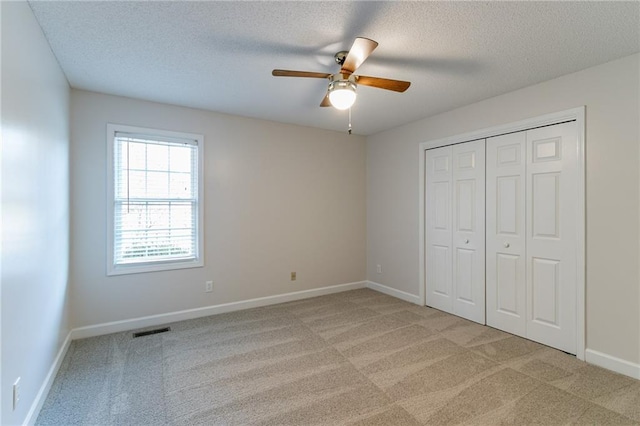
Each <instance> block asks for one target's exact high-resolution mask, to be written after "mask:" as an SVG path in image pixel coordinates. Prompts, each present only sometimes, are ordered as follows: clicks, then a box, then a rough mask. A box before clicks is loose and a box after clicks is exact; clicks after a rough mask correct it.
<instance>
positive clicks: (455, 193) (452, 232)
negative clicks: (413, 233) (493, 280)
mask: <svg viewBox="0 0 640 426" xmlns="http://www.w3.org/2000/svg"><path fill="white" fill-rule="evenodd" d="M484 169H485V146H484V140H480V141H474V142H467V143H463V144H459V145H454V146H447V147H442V148H436V149H432V150H428V151H427V153H426V171H427V173H426V176H427V177H426V180H427V181H426V185H425V189H426V192H427V193H426V197H425V200H426V212H427V220H426V224H427V229H426V241H427V249H426V262H425V264H426V269H427V271H426V276H427V305H429V306H432V307H434V308H437V309H441V310H443V311H445V312H450V313H453V314H456V315H459V316H461V317H464V318H467V319H469V320H472V321H476V322H479V323H481V324H484V322H485V284H484V268H485V256H484V252H485V243H484V234H485V231H484V222H485V218H484V204H485V193H484V192H485V182H484V180H485V175H484V174H485V171H484Z"/></svg>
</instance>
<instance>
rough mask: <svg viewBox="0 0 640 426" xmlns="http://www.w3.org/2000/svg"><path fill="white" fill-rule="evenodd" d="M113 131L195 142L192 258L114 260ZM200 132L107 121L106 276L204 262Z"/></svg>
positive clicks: (195, 264) (150, 137)
mask: <svg viewBox="0 0 640 426" xmlns="http://www.w3.org/2000/svg"><path fill="white" fill-rule="evenodd" d="M117 133H131V134H135V135H138V136H141V137H145V138H149V139H151V140H153V138H158V139H159V140H167V139H171V140H189V141H191V142H193V141H195V144H196V145H197V149H196V152H197V155H198V159H197V162H196V164H197V166H198V172H197V176H196V178H197V184H198V190H197V201H196V214H197V219H196V221H195V225H196V227H197V229H196V233H195V235H196V244H195V246H196V257H195V258H194V259H188V260H184V259H183V260H180V259H175V260H173V259H170V260H157V261H152V262H132V263H127V264H119V265H116V264H115V263H114V260H115V259H114V245H115V202H116V200H115V176H116V173H115V161H114V160H115V159H114V152H115V138H116V134H117ZM203 165H204V136H203V135H200V134H195V133H185V132H175V131H169V130H160V129H152V128H146V127H137V126H129V125H124V124H113V123H107V197H106V198H107V265H106V266H107V271H106V273H107V276H114V275H126V274H138V273H145V272H159V271H170V270H174V269H185V268H199V267H203V266H204V167H203Z"/></svg>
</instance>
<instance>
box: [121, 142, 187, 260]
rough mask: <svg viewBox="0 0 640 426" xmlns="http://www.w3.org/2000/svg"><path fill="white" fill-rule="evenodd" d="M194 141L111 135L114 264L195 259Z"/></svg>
mask: <svg viewBox="0 0 640 426" xmlns="http://www.w3.org/2000/svg"><path fill="white" fill-rule="evenodd" d="M198 164H199V162H198V142H197V141H194V140H181V139H173V138H163V137H150V136H145V135H139V134H134V133H126V132H118V131H116V132H115V137H114V146H113V195H114V196H113V247H112V249H113V265H114V266H126V265H140V264H154V263H159V262H180V261H190V260H195V259H198V258H199V253H198V250H199V242H198V237H199V232H198V231H199V230H198V225H199V218H198V215H199V208H198V203H199V200H198V196H199V186H198V185H199V183H198V176H199V173H198Z"/></svg>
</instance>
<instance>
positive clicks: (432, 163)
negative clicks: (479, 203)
mask: <svg viewBox="0 0 640 426" xmlns="http://www.w3.org/2000/svg"><path fill="white" fill-rule="evenodd" d="M451 156H452V149H451V147H450V146H448V147H442V148H437V149H433V150H429V151H426V153H425V165H426V169H425V170H426V183H425V190H426V194H425V203H426V206H425V211H426V213H427V218H426V219H427V220H426V250H425V255H426V259H425V267H426V277H427V305H428V306H432V307H434V308H437V309H440V310H443V311H445V312H450V313H453V287H452V263H451V262H452V258H453V255H452V252H451V251H452V245H451V238H452V232H453V229H452V222H453V220H452V214H453V210H452V204H453V203H452V199H451V197H452V193H453V190H452V186H451V185H452V157H451Z"/></svg>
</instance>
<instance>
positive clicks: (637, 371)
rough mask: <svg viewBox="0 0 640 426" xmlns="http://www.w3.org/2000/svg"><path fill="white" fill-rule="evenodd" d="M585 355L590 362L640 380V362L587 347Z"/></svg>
mask: <svg viewBox="0 0 640 426" xmlns="http://www.w3.org/2000/svg"><path fill="white" fill-rule="evenodd" d="M585 355H586V361H587V362H588V363H589V364H593V365H597V366H598V367H602V368H606V369H607V370H611V371H615V372H616V373H620V374H624V375H625V376H629V377H633V378H634V379H637V380H640V364H636V363H633V362H630V361H625V360H624V359H620V358H616V357H615V356H612V355H607V354H605V353H602V352H598V351H595V350H593V349H587V350H586V351H585Z"/></svg>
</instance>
